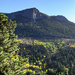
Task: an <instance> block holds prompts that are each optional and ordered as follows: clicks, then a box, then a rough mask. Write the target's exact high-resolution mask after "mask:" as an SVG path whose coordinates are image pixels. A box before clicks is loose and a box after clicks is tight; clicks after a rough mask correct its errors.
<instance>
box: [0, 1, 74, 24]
mask: <svg viewBox="0 0 75 75" xmlns="http://www.w3.org/2000/svg"><path fill="white" fill-rule="evenodd" d="M33 7H36V8H37V9H38V10H39V11H40V12H42V13H45V14H47V15H49V16H52V15H63V16H65V17H66V18H67V19H68V20H70V21H72V22H74V23H75V0H0V12H4V13H11V12H16V11H20V10H24V9H28V8H33Z"/></svg>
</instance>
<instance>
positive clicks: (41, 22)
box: [6, 8, 75, 38]
mask: <svg viewBox="0 0 75 75" xmlns="http://www.w3.org/2000/svg"><path fill="white" fill-rule="evenodd" d="M6 15H7V16H8V19H12V20H13V21H16V22H17V24H18V26H17V28H16V30H15V33H16V34H17V35H18V36H19V38H23V37H52V38H53V37H56V38H59V37H60V38H75V23H72V22H70V21H69V20H68V19H66V18H65V17H64V16H62V15H58V16H48V15H46V14H44V13H41V12H40V11H39V10H38V9H36V8H30V9H26V10H22V11H17V12H13V13H7V14H6Z"/></svg>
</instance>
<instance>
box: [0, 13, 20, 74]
mask: <svg viewBox="0 0 75 75" xmlns="http://www.w3.org/2000/svg"><path fill="white" fill-rule="evenodd" d="M16 26H17V24H16V22H12V21H11V20H9V21H8V18H7V16H5V15H4V14H0V73H4V74H5V75H14V74H15V71H14V67H15V63H16V64H18V63H17V62H14V61H11V60H12V57H13V56H14V55H15V51H17V47H18V41H17V36H15V34H14V30H15V27H16ZM13 64H14V65H13ZM17 67H18V66H17ZM17 69H19V68H17ZM16 71H17V70H16ZM16 75H17V74H16Z"/></svg>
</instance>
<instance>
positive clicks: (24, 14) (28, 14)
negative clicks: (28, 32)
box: [6, 8, 69, 23]
mask: <svg viewBox="0 0 75 75" xmlns="http://www.w3.org/2000/svg"><path fill="white" fill-rule="evenodd" d="M6 15H7V16H8V17H9V19H12V20H16V21H17V22H22V23H25V22H29V21H31V22H35V21H36V20H38V19H47V20H54V21H61V22H69V21H68V20H67V19H66V18H65V17H64V16H60V15H59V16H47V15H46V14H43V13H41V12H40V11H39V10H38V9H36V8H31V9H26V10H22V11H18V12H14V13H9V14H6Z"/></svg>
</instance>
